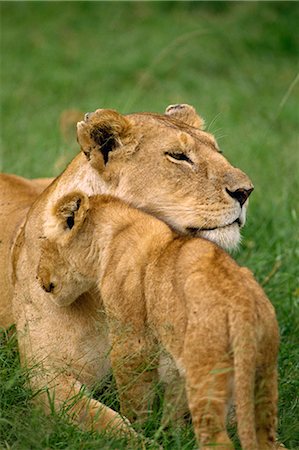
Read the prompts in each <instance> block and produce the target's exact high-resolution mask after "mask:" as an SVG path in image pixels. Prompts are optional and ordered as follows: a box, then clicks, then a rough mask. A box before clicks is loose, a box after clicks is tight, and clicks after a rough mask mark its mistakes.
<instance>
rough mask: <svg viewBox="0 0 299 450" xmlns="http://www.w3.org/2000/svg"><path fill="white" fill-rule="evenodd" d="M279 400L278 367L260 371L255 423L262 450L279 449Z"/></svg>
mask: <svg viewBox="0 0 299 450" xmlns="http://www.w3.org/2000/svg"><path fill="white" fill-rule="evenodd" d="M277 398H278V393H277V368H276V366H274V367H273V366H270V367H269V366H268V367H264V368H263V369H259V370H258V372H257V374H256V385H255V421H256V430H257V440H258V448H259V449H260V450H269V449H275V448H279V443H278V442H277V441H276V425H277ZM281 448H283V446H282V447H281Z"/></svg>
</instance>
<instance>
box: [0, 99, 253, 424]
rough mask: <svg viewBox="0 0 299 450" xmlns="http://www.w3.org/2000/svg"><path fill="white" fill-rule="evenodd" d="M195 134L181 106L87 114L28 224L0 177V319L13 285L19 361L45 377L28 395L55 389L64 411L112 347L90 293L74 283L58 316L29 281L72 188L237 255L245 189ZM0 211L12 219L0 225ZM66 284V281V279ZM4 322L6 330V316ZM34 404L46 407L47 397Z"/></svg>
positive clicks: (84, 411)
mask: <svg viewBox="0 0 299 450" xmlns="http://www.w3.org/2000/svg"><path fill="white" fill-rule="evenodd" d="M201 125H202V120H201V118H200V117H199V116H198V115H197V114H196V112H195V110H194V108H193V107H191V106H188V105H175V106H171V107H168V108H167V110H166V113H165V114H164V115H158V114H149V113H144V114H139V113H137V114H130V115H127V116H123V115H121V114H119V113H117V112H116V111H111V110H97V111H96V112H95V113H91V114H87V115H86V117H85V120H84V121H82V122H79V124H78V130H77V134H78V142H79V144H80V146H81V150H82V151H81V153H80V154H79V155H78V156H76V158H74V160H73V161H72V162H71V163H70V164H69V166H68V167H67V168H66V170H65V171H64V172H63V173H62V174H61V175H60V176H59V177H58V178H57V179H56V180H54V181H53V183H52V184H51V185H50V186H49V187H48V188H46V189H45V191H44V192H42V193H41V194H40V195H39V196H38V194H36V196H35V197H34V195H32V196H31V197H30V199H31V200H30V201H31V202H32V203H31V205H32V206H31V207H30V209H29V212H28V214H27V216H26V211H25V209H26V208H27V209H28V206H29V205H28V204H26V208H25V209H24V211H23V214H21V213H20V214H19V215H18V217H17V220H16V216H15V211H16V210H18V197H17V198H16V196H15V195H12V196H11V198H9V192H10V188H11V187H12V186H13V182H14V181H13V180H12V179H11V178H10V177H8V178H7V177H6V178H5V176H4V179H3V177H2V178H1V177H0V183H2V186H3V185H4V188H5V192H7V196H6V198H5V199H3V200H1V206H2V216H1V217H5V221H6V222H5V226H3V225H2V226H1V227H0V240H1V241H2V244H1V245H2V246H3V247H5V248H6V251H5V252H4V253H0V258H1V261H0V267H1V270H2V274H3V276H2V277H0V282H1V283H2V282H3V280H4V284H0V298H1V305H2V311H3V310H6V311H7V306H9V307H10V305H11V300H12V293H13V287H14V285H15V286H17V288H16V290H15V291H16V295H15V296H14V299H13V315H14V319H15V321H16V325H17V331H18V341H19V346H20V355H21V361H22V364H32V363H33V364H37V365H41V367H43V368H44V369H45V370H44V373H45V374H47V375H44V376H40V375H36V376H33V377H32V379H31V384H32V386H33V388H36V389H37V390H39V389H40V388H41V387H43V386H44V385H45V384H48V388H49V392H50V396H52V395H53V386H54V385H57V388H56V393H55V401H54V400H53V401H54V405H55V407H56V408H60V407H62V406H63V405H65V404H66V403H68V402H69V401H70V399H71V398H72V396H73V395H74V394H75V393H82V385H85V386H87V387H92V385H93V384H94V383H95V382H96V381H97V380H101V379H102V378H103V377H104V376H105V374H106V373H107V371H108V369H109V361H108V359H107V358H106V355H107V352H109V348H110V346H109V341H108V336H107V322H106V315H105V311H104V308H103V307H102V306H101V299H100V297H99V293H98V291H97V290H94V289H90V290H89V287H88V286H86V287H84V284H80V286H78V290H77V291H76V299H74V300H75V301H74V302H73V303H72V304H71V305H70V306H69V307H68V308H59V307H58V306H55V305H53V304H50V303H49V301H48V299H47V297H45V295H44V294H45V293H44V292H43V291H42V290H41V288H40V286H39V285H38V283H37V280H36V279H35V274H36V271H37V266H38V262H39V259H40V256H41V246H42V244H43V241H44V235H43V229H44V222H45V221H46V220H47V215H48V210H49V205H52V204H54V203H55V202H56V201H57V200H59V198H61V197H62V196H64V195H66V194H67V193H69V192H72V191H73V190H74V189H75V190H76V189H80V190H81V191H84V192H85V193H86V194H88V195H93V194H98V193H106V194H107V193H108V194H113V195H115V196H118V197H120V198H123V199H125V200H126V201H128V202H130V203H131V204H132V205H134V206H136V207H138V208H140V209H143V210H144V211H147V212H149V213H151V214H152V215H155V216H157V217H159V218H160V219H162V220H163V221H165V222H166V223H168V224H169V225H170V226H171V227H172V228H173V229H176V230H177V231H178V232H179V233H181V234H185V235H200V236H201V235H202V236H204V237H208V238H209V239H211V240H214V241H215V242H217V243H218V244H219V245H223V246H224V247H229V248H233V247H235V246H236V245H237V243H238V241H239V238H240V228H241V227H242V226H243V224H244V222H245V215H246V206H247V198H248V196H249V195H250V193H251V191H252V188H253V187H252V184H251V182H250V180H249V178H248V177H247V176H246V175H245V174H244V173H243V172H241V171H240V170H239V169H236V168H234V167H232V166H231V165H230V164H229V163H228V161H227V160H226V159H225V158H224V156H223V155H222V154H220V153H219V151H218V146H217V143H216V141H215V139H214V137H213V136H212V135H210V134H209V133H206V132H204V131H202V130H201V129H200V127H201ZM23 183H24V184H26V182H25V180H23ZM24 189H25V188H24ZM0 195H1V189H0ZM7 202H10V207H11V209H10V210H9V212H10V217H6V216H5V210H6V209H7ZM22 222H23V223H24V225H23V226H21V225H22ZM7 223H9V227H8V228H7V226H6V224H7ZM3 229H5V233H4V234H2V230H3ZM91 251H92V250H91ZM3 255H6V256H5V259H2V258H3ZM65 276H66V279H67V277H68V275H67V273H65ZM36 289H37V291H36ZM5 306H6V307H5ZM0 312H1V311H0ZM10 317H11V316H10ZM33 318H34V320H33ZM45 318H47V320H46V321H45ZM4 319H6V320H5V322H6V323H8V319H7V315H6V316H5V318H4ZM41 324H43V325H42V326H41ZM57 327H59V329H60V332H59V334H57V335H56V332H55V333H53V330H57ZM42 395H44V397H45V404H47V402H48V398H47V396H46V394H45V393H44V394H43V393H42V392H41V395H40V397H42ZM80 405H81V406H78V408H79V409H78V408H77V409H76V411H73V409H72V408H70V409H69V410H68V412H69V415H70V416H72V417H73V418H74V420H75V421H77V422H79V423H82V426H85V427H86V428H90V427H95V428H97V429H103V428H106V427H107V426H108V425H107V424H108V423H109V421H110V420H111V419H112V418H113V417H115V413H114V412H113V411H111V410H109V409H107V408H106V409H105V407H104V405H102V404H100V403H99V402H96V401H95V400H93V399H92V400H90V399H89V398H88V396H87V395H86V396H83V397H82V399H81V403H80ZM80 408H81V409H80ZM103 411H105V414H106V418H105V419H104V418H103V417H104V416H103V415H102V414H100V416H101V419H100V418H99V417H98V414H99V413H100V412H103ZM105 414H104V415H105ZM116 419H117V420H116V422H117V423H118V424H119V427H120V428H126V423H125V422H122V421H121V419H120V418H119V416H117V417H116Z"/></svg>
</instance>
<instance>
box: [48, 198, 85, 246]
mask: <svg viewBox="0 0 299 450" xmlns="http://www.w3.org/2000/svg"><path fill="white" fill-rule="evenodd" d="M88 209H89V199H88V197H87V195H85V194H84V193H83V192H72V193H70V194H67V195H65V196H64V197H62V198H60V199H59V200H58V201H57V202H55V204H52V205H50V207H49V209H48V211H47V210H46V215H45V221H44V227H43V229H44V234H45V237H46V238H48V239H50V240H55V241H59V242H60V243H61V244H62V243H65V242H67V241H68V240H69V239H70V238H71V237H73V236H74V235H75V234H77V232H78V230H79V229H80V228H81V226H82V224H83V222H84V220H85V217H86V214H87V211H88Z"/></svg>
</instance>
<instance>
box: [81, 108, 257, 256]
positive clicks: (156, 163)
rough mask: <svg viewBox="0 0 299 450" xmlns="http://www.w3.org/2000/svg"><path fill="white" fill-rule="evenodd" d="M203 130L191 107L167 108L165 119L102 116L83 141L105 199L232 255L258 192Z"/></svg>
mask: <svg viewBox="0 0 299 450" xmlns="http://www.w3.org/2000/svg"><path fill="white" fill-rule="evenodd" d="M202 126H203V120H202V119H201V118H200V117H199V116H198V115H197V113H196V111H195V110H194V108H193V107H192V106H189V105H173V106H169V107H168V108H167V109H166V112H165V115H158V114H149V113H139V114H130V115H127V116H123V115H121V114H119V113H118V112H116V111H113V110H97V111H95V112H94V113H88V114H86V115H85V119H84V120H83V121H81V122H79V123H78V125H77V136H78V142H79V144H80V146H81V149H82V151H83V152H84V153H85V155H86V157H87V159H88V160H89V162H90V164H91V165H92V167H93V168H94V169H96V171H98V173H99V174H100V177H101V180H102V181H103V183H104V189H103V192H105V193H110V194H112V195H115V196H117V197H120V198H122V199H124V200H126V201H127V202H131V203H132V204H133V205H134V206H135V207H137V208H141V209H143V210H145V211H146V212H148V213H150V214H153V215H155V216H156V217H158V218H160V219H161V220H163V221H165V222H166V223H168V224H169V225H170V226H171V227H173V228H174V229H176V230H177V231H178V232H180V233H182V234H191V235H193V236H196V235H197V236H201V237H205V238H207V239H210V240H212V241H214V242H216V243H217V244H219V245H221V246H222V247H224V248H227V249H229V248H234V247H236V246H237V244H238V242H239V240H240V228H241V227H242V226H243V225H244V223H245V217H246V206H247V198H248V196H249V195H250V193H251V191H252V190H253V185H252V183H251V181H250V179H249V178H248V177H247V176H246V175H245V174H244V173H243V172H242V171H241V170H239V169H236V168H235V167H233V166H232V165H231V164H230V163H229V162H228V161H227V160H226V158H225V157H224V156H223V155H222V154H221V152H220V150H219V147H218V145H217V142H216V140H215V138H214V137H213V136H212V135H211V134H209V133H207V132H205V131H203V130H202V129H201V128H202Z"/></svg>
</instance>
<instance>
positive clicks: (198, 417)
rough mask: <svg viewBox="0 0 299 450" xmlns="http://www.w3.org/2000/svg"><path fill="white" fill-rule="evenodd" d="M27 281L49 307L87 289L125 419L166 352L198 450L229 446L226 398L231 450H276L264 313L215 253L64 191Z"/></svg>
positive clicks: (132, 214)
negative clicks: (98, 303)
mask: <svg viewBox="0 0 299 450" xmlns="http://www.w3.org/2000/svg"><path fill="white" fill-rule="evenodd" d="M70 217H71V222H69V220H68V219H69V218H70ZM38 280H39V282H40V286H41V287H40V290H41V288H43V289H45V290H46V291H50V290H51V292H49V293H48V301H49V303H50V302H51V300H52V301H53V302H54V303H55V305H59V304H60V305H61V306H64V305H66V304H69V303H70V302H72V301H73V300H74V299H75V298H76V294H75V293H76V292H78V291H80V290H81V287H80V286H81V285H82V290H85V289H86V288H92V287H93V286H94V287H97V288H98V289H99V291H100V293H101V298H102V301H103V304H104V308H105V312H106V316H107V318H108V327H109V339H110V344H111V352H110V357H111V363H112V368H113V370H114V375H115V378H116V382H117V387H118V390H119V393H120V394H119V395H120V401H121V411H122V413H123V414H124V415H125V416H126V417H128V418H129V419H134V418H138V417H140V416H141V417H142V415H143V414H144V411H145V410H146V408H147V405H148V402H149V400H150V397H151V392H152V391H151V388H152V386H151V383H153V382H154V380H155V376H156V375H157V374H156V371H155V360H156V359H157V355H159V354H162V355H163V354H166V355H168V356H169V357H170V358H171V360H172V361H173V371H174V372H176V373H177V376H176V377H174V378H173V380H172V383H173V386H168V391H169V392H171V388H173V389H176V388H177V387H178V386H180V385H181V384H182V383H183V384H185V385H186V391H187V397H188V405H189V408H190V411H191V415H192V421H193V426H194V430H195V433H196V436H197V439H198V443H199V445H200V448H201V449H208V448H210V446H211V445H213V444H215V445H216V444H217V448H220V449H228V448H233V446H232V443H231V441H230V439H229V437H228V435H227V432H226V428H225V424H226V416H227V411H228V406H229V403H230V401H231V399H232V397H233V392H234V396H235V402H236V409H237V420H238V432H239V436H240V440H241V444H242V448H243V450H254V449H259V450H265V449H274V448H277V447H278V446H279V444H277V443H276V440H275V435H276V422H277V368H276V365H277V352H278V342H279V337H278V326H277V322H276V318H275V312H274V308H273V307H272V305H271V303H270V302H269V300H268V299H267V297H266V296H265V294H264V292H263V290H262V289H261V287H260V286H259V285H258V284H257V282H256V281H255V280H254V278H253V276H252V274H251V272H250V271H249V270H247V269H244V268H240V267H239V266H238V265H237V264H236V263H235V262H234V261H233V260H232V259H231V258H230V257H229V256H228V255H227V254H226V253H225V252H224V251H223V250H222V249H220V248H219V247H218V246H217V245H215V244H212V243H211V242H209V241H206V240H203V239H200V238H194V239H192V238H188V237H179V236H178V235H177V234H176V233H174V232H173V231H171V230H170V229H169V227H168V226H167V225H166V224H164V223H163V222H160V221H159V220H157V219H155V218H153V217H151V216H148V215H146V214H144V213H143V212H141V211H139V210H136V209H133V208H131V207H129V206H128V205H127V204H124V203H123V202H121V201H120V200H117V199H115V198H113V197H109V196H95V197H92V198H90V199H89V200H88V198H87V197H86V195H84V194H81V193H80V192H76V193H72V194H69V195H67V196H66V197H64V198H63V199H61V200H59V201H58V203H57V204H53V205H52V207H51V209H49V213H48V215H47V217H46V220H45V223H44V241H43V243H42V247H41V259H40V262H39V266H38ZM50 285H51V289H49V286H50ZM39 295H40V294H39ZM29 327H31V325H30V324H29ZM56 338H57V336H56ZM156 365H157V363H156ZM173 400H175V398H174V399H173ZM168 406H169V405H168ZM176 407H177V406H176V405H175V404H174V405H172V408H176Z"/></svg>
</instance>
